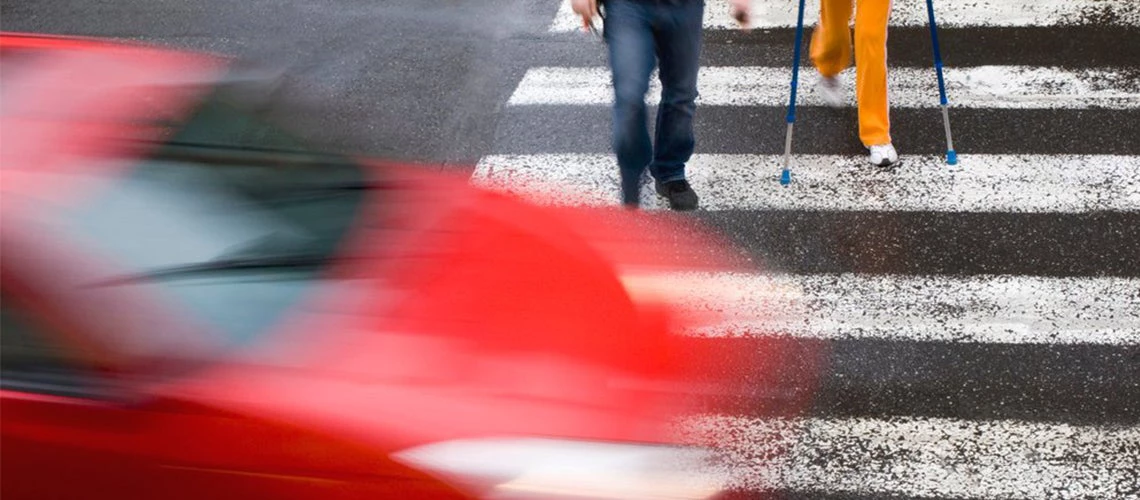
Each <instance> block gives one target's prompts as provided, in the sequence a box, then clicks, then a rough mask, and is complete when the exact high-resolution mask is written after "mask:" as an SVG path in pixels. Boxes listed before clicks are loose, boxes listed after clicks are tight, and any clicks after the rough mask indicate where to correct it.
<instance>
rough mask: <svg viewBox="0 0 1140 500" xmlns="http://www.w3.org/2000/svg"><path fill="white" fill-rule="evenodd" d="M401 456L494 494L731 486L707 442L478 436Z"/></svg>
mask: <svg viewBox="0 0 1140 500" xmlns="http://www.w3.org/2000/svg"><path fill="white" fill-rule="evenodd" d="M394 458H395V459H396V460H399V461H401V462H403V463H405V464H406V465H409V466H412V467H416V468H419V469H420V470H423V471H425V472H428V473H433V474H436V475H439V476H443V477H444V478H445V479H448V480H450V481H453V482H454V483H455V484H456V485H457V486H460V487H464V486H466V487H467V488H469V489H471V490H472V491H473V492H474V494H476V495H481V497H482V498H486V499H488V500H490V499H494V500H516V499H519V500H521V499H528V500H538V499H542V500H552V499H590V500H602V499H606V500H609V499H615V500H616V499H622V500H704V499H709V498H712V497H713V496H715V495H717V494H718V493H720V491H721V489H722V488H723V485H724V484H725V481H724V477H722V475H720V474H718V473H716V472H715V471H714V470H713V469H711V468H710V467H708V463H707V461H708V459H709V458H710V454H709V452H708V451H707V450H703V449H700V448H681V447H671V446H655V445H639V444H624V443H609V442H593V441H569V440H557V439H541V438H507V439H474V440H458V441H447V442H442V443H433V444H429V445H425V446H420V447H416V448H412V449H409V450H405V451H403V452H400V453H397V454H396V455H395V456H394Z"/></svg>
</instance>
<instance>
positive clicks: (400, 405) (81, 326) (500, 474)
mask: <svg viewBox="0 0 1140 500" xmlns="http://www.w3.org/2000/svg"><path fill="white" fill-rule="evenodd" d="M0 47H2V52H0V54H2V64H3V68H4V71H3V77H2V83H0V91H2V99H3V100H2V103H0V114H2V122H0V130H2V133H3V137H2V139H0V141H2V142H0V151H2V153H0V158H2V163H0V167H2V175H3V179H2V183H0V186H2V188H0V189H2V193H0V204H2V205H0V206H2V212H0V213H2V216H3V220H2V227H3V231H2V245H3V246H2V251H3V256H2V257H3V258H2V260H0V279H2V293H3V298H2V309H3V324H2V327H0V328H2V329H0V334H2V339H3V346H2V347H3V348H2V351H0V352H2V356H3V359H2V360H0V369H2V379H0V380H2V391H0V396H2V401H0V406H2V414H0V415H2V417H0V418H2V439H0V443H2V453H0V457H2V458H0V460H2V471H0V474H2V476H0V478H2V479H0V480H2V483H0V484H2V491H0V496H3V498H4V499H5V500H16V499H22V498H36V499H45V498H88V497H96V498H98V497H107V498H162V499H171V498H194V499H201V498H314V499H337V498H368V499H375V498H399V499H418V498H536V499H547V498H615V499H616V498H622V499H641V498H664V497H666V496H667V497H668V498H677V499H681V498H693V499H698V498H711V497H713V496H714V495H716V494H717V491H718V488H719V486H718V484H719V481H718V478H717V477H716V476H715V475H706V474H705V473H704V472H702V470H703V469H700V468H698V467H693V466H690V465H687V464H689V463H690V462H689V460H700V459H701V453H700V452H701V451H702V450H700V449H697V448H690V447H681V446H674V445H673V437H672V434H671V433H670V432H669V429H670V427H669V423H670V422H671V421H672V419H673V418H674V417H676V416H677V415H679V414H682V413H683V412H684V411H686V408H688V407H687V406H685V405H687V404H689V403H690V400H689V399H688V398H686V397H684V394H683V391H674V390H661V389H660V388H661V387H662V386H663V384H666V383H670V382H682V383H683V382H685V381H686V380H688V379H687V378H686V377H688V376H689V374H691V372H690V371H689V367H690V366H692V365H693V363H692V362H693V361H694V360H693V359H691V357H692V356H693V355H694V354H691V353H693V352H694V351H691V350H688V349H686V348H685V347H684V346H685V344H684V343H683V341H682V340H681V337H680V336H678V335H675V333H676V329H677V328H681V327H683V323H682V321H683V320H684V318H683V317H681V316H678V315H676V314H674V313H673V312H672V311H673V309H672V308H671V307H670V305H669V304H668V303H666V302H665V301H659V300H653V299H652V298H651V297H645V296H640V295H637V294H634V293H631V292H630V290H629V289H627V287H625V286H623V277H625V276H629V275H631V274H635V273H639V272H648V273H656V272H661V271H672V270H685V269H709V268H722V267H725V266H735V265H736V264H735V263H733V262H731V259H728V258H727V257H726V255H727V254H724V253H722V252H720V251H718V250H717V248H720V247H719V246H718V245H720V243H719V242H718V241H717V240H715V239H713V238H712V237H711V236H710V235H707V234H705V233H702V232H701V231H700V228H699V227H697V226H695V225H693V224H689V223H686V222H684V221H685V220H686V219H682V218H671V217H669V216H660V217H652V218H649V217H644V216H641V215H638V214H636V213H627V212H624V211H620V210H617V209H613V210H572V209H559V210H556V209H551V208H540V207H537V206H533V205H529V204H524V203H522V202H520V201H518V200H516V199H514V198H511V197H507V196H504V195H501V194H496V193H492V192H489V191H484V190H480V189H476V188H474V187H472V186H470V185H469V184H468V183H467V182H466V179H465V178H463V177H461V176H458V175H450V174H445V173H440V170H439V169H434V170H433V169H426V168H420V167H416V166H400V165H393V164H385V163H382V162H376V161H369V160H362V159H357V158H349V157H344V156H339V155H335V154H326V153H322V152H319V151H314V150H313V149H312V148H310V147H307V146H306V145H305V144H304V143H302V142H300V141H298V140H296V139H294V138H293V137H292V136H290V135H288V134H286V133H284V132H282V130H281V129H279V128H276V127H274V126H272V125H269V124H268V123H266V122H265V121H263V120H262V119H261V118H259V116H260V115H259V114H258V112H257V111H256V109H249V108H248V107H246V106H245V105H244V103H246V102H247V99H246V97H241V96H243V95H244V94H243V93H242V89H243V88H244V87H243V85H241V82H240V80H241V78H240V77H239V76H237V75H235V74H234V73H233V72H231V71H230V68H231V67H232V66H231V63H230V62H229V61H228V60H227V59H224V58H220V57H215V56H209V55H202V54H190V53H184V52H178V51H172V50H166V49H160V48H154V47H147V46H139V45H128V44H124V43H112V42H108V41H100V40H89V39H77V38H57V37H46V36H34V35H19V34H4V35H3V37H2V38H0ZM675 232H684V234H685V235H686V238H687V241H690V243H688V244H684V245H683V244H679V243H677V242H676V241H672V240H670V239H669V238H664V239H665V240H669V241H668V245H665V244H660V245H659V244H654V242H657V243H661V241H660V240H663V238H662V236H663V235H669V234H674V233H675ZM670 387H671V386H670ZM678 459H680V461H678ZM693 463H696V462H693ZM662 495H665V496H662Z"/></svg>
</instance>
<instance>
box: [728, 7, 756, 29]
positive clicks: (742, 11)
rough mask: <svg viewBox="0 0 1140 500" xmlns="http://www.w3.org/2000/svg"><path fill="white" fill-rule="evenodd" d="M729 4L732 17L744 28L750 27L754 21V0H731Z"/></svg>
mask: <svg viewBox="0 0 1140 500" xmlns="http://www.w3.org/2000/svg"><path fill="white" fill-rule="evenodd" d="M728 4H729V10H730V11H731V13H732V18H733V19H736V22H737V23H739V24H740V27H741V28H742V29H748V28H749V27H750V26H751V23H752V19H751V14H752V0H729V2H728Z"/></svg>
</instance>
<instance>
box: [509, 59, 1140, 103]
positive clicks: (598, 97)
mask: <svg viewBox="0 0 1140 500" xmlns="http://www.w3.org/2000/svg"><path fill="white" fill-rule="evenodd" d="M944 77H945V80H946V85H947V90H946V92H947V94H948V96H949V98H950V102H951V106H952V107H958V108H987V109H1083V108H1097V107H1101V108H1111V109H1136V108H1140V78H1137V76H1136V74H1135V73H1132V74H1129V73H1127V72H1125V71H1123V70H1120V69H1077V70H1067V69H1062V68H1048V67H1038V66H976V67H963V68H947V69H946V70H945V71H944ZM815 78H817V77H816V75H815V74H814V73H812V74H811V76H809V79H808V81H807V82H805V83H807V85H802V86H801V89H800V90H801V92H799V93H798V94H797V99H798V102H797V104H798V105H803V106H819V105H823V104H824V102H823V100H822V99H821V98H820V95H819V93H818V92H817V90H816V86H815V85H813V84H812V83H814V79H815ZM650 81H651V85H650V90H649V92H648V94H647V95H646V102H647V103H649V104H655V103H656V102H657V101H658V99H659V96H660V95H661V86H660V82H659V81H658V80H657V78H656V76H654V77H653V78H652V79H651V80H650ZM697 81H698V87H699V91H700V96H699V97H698V98H697V102H698V104H700V105H703V106H786V105H787V103H788V92H789V90H790V89H789V87H788V82H789V81H791V69H790V68H783V67H759V66H747V67H737V66H725V67H706V68H701V70H700V74H699V76H698V79H697ZM842 81H843V84H844V86H845V87H846V97H847V106H854V105H855V98H854V95H855V94H854V90H855V70H854V68H848V69H847V70H846V71H845V72H844V73H843V74H842ZM888 85H889V87H890V100H891V107H893V108H933V107H937V106H938V105H939V101H938V92H937V88H938V86H937V74H936V73H935V71H934V70H933V69H932V68H892V69H891V74H890V80H889V84H888ZM931 89H934V90H935V91H934V92H932V91H931ZM613 92H614V91H613V86H612V83H611V77H610V71H609V69H608V68H597V67H588V68H564V67H537V68H531V69H529V70H528V71H527V73H526V75H525V76H524V77H523V79H522V81H520V82H519V85H518V87H517V88H516V89H515V91H514V93H513V94H512V95H511V98H510V100H509V101H508V105H513V106H525V105H573V106H609V105H611V104H612V102H613Z"/></svg>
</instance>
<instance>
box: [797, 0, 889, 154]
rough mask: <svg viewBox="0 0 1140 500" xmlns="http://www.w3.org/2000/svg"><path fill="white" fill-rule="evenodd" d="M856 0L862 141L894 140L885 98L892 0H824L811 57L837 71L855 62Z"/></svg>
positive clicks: (823, 68) (826, 72)
mask: <svg viewBox="0 0 1140 500" xmlns="http://www.w3.org/2000/svg"><path fill="white" fill-rule="evenodd" d="M852 2H855V5H856V7H855V9H854V10H855V12H854V14H855V97H856V99H857V102H858V103H859V139H860V140H862V141H863V145H864V146H874V145H878V144H886V143H888V142H891V117H890V108H889V104H888V102H887V20H888V19H889V18H890V15H891V0H821V1H820V16H819V17H820V19H819V26H818V27H817V28H816V29H815V32H814V33H813V35H812V40H811V59H812V62H813V63H815V67H816V68H817V69H818V70H819V72H820V74H821V75H823V76H826V77H832V76H835V75H838V74H839V72H841V71H843V70H845V69H847V68H848V67H849V66H850V65H851V27H850V25H851V14H852V11H853V9H852V8H851V4H852Z"/></svg>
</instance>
